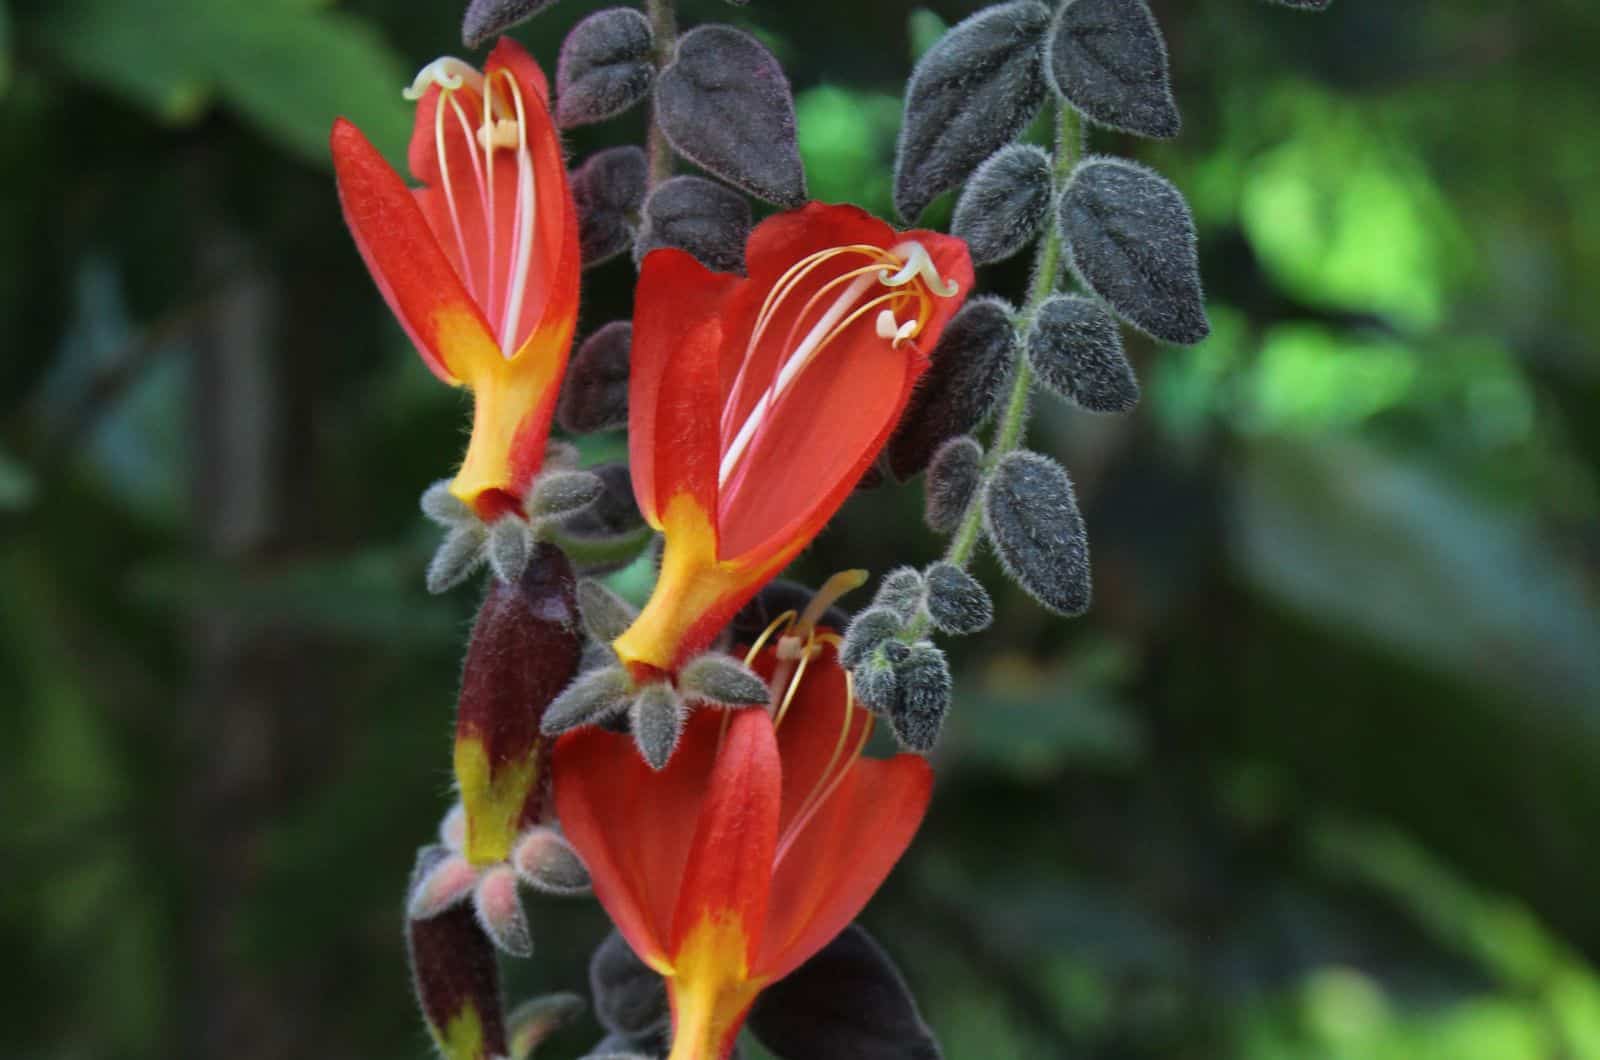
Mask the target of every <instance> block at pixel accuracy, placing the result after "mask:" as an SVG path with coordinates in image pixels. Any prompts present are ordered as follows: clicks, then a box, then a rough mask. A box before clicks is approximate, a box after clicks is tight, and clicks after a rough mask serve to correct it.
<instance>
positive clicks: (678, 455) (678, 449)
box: [628, 249, 740, 530]
mask: <svg viewBox="0 0 1600 1060" xmlns="http://www.w3.org/2000/svg"><path fill="white" fill-rule="evenodd" d="M739 282H740V281H739V277H737V276H731V275H724V274H720V273H714V272H712V271H710V270H709V269H707V268H706V267H705V266H704V265H701V264H700V263H699V262H698V261H696V260H695V259H694V258H693V257H691V256H690V255H688V254H686V253H684V252H683V251H681V250H671V249H667V250H657V251H653V252H652V253H650V254H648V255H647V256H646V257H645V259H644V265H643V267H641V268H640V270H639V284H638V287H637V288H636V291H635V295H634V310H633V348H632V351H631V354H630V357H631V365H630V371H631V373H632V376H631V380H630V383H629V392H628V454H629V464H630V467H631V469H632V473H633V488H634V495H635V497H636V498H637V499H638V501H639V510H640V511H641V512H643V513H644V516H645V518H646V519H648V520H649V521H650V524H651V525H652V526H654V527H655V528H656V529H658V530H659V529H661V516H662V514H663V513H664V512H665V510H666V507H667V505H668V503H669V502H670V501H671V500H672V499H673V498H674V497H675V496H677V495H679V494H687V495H689V497H690V498H691V499H692V500H693V502H694V503H695V505H696V506H698V507H699V508H700V509H701V510H702V511H704V512H706V513H708V514H711V513H715V511H716V496H717V464H718V459H719V452H718V441H717V409H718V408H720V405H719V403H718V388H717V356H718V353H719V351H720V348H721V345H722V322H721V320H720V319H719V315H718V314H719V310H720V309H721V307H722V304H723V302H724V300H725V299H726V298H727V297H728V295H729V294H730V293H731V292H732V291H733V290H735V289H736V287H737V285H738V284H739Z"/></svg>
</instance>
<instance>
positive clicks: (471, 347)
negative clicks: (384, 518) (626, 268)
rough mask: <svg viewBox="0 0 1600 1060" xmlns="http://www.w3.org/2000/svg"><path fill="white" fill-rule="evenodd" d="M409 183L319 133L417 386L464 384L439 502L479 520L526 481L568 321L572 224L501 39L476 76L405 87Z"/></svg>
mask: <svg viewBox="0 0 1600 1060" xmlns="http://www.w3.org/2000/svg"><path fill="white" fill-rule="evenodd" d="M407 96H408V97H410V98H415V99H417V101H418V106H417V117H416V125H415V126H414V128H413V130H412V135H411V149H410V164H411V171H412V173H413V174H415V176H416V178H417V179H418V180H419V181H421V182H422V185H423V186H422V187H420V188H416V189H411V188H408V187H407V186H406V184H405V182H404V181H403V180H402V179H401V177H400V175H399V174H398V173H396V172H395V171H394V170H393V169H391V168H390V167H389V165H388V163H387V162H385V161H384V160H383V157H382V156H381V155H379V154H378V152H377V150H376V149H375V148H374V147H373V146H372V144H371V143H370V142H368V140H367V138H366V137H365V136H363V135H362V134H361V131H360V130H359V129H357V128H356V127H355V126H354V125H352V124H350V123H349V122H347V121H345V120H344V119H343V118H341V119H339V120H338V121H337V122H335V123H334V126H333V136H332V141H331V145H332V150H333V162H334V170H335V173H336V175H337V178H338V183H339V200H340V203H341V205H342V206H343V207H344V216H345V221H346V222H347V223H348V224H349V226H350V232H351V234H352V235H353V236H354V237H355V241H356V246H357V247H358V248H359V249H360V251H361V256H362V258H363V259H364V260H365V261H366V263H367V268H368V269H369V270H370V271H371V272H372V276H373V279H374V280H376V281H377V284H378V288H379V290H381V291H382V292H383V296H384V298H385V299H386V300H387V301H388V303H389V308H390V309H392V310H393V311H394V315H395V317H396V318H397V319H398V320H399V321H400V324H401V326H402V327H403V328H405V331H406V334H408V335H409V336H410V337H411V341H412V342H413V343H414V344H415V345H416V347H417V351H418V352H419V353H420V354H421V355H422V359H423V361H424V362H425V363H426V364H427V366H428V367H429V369H431V370H432V371H433V374H434V375H436V376H438V377H439V378H440V379H442V380H444V381H445V382H447V383H449V384H451V385H453V386H467V387H469V388H471V390H472V392H473V398H474V413H473V425H472V441H471V443H470V444H469V445H468V447H467V455H466V458H465V460H464V461H463V462H462V465H461V468H460V470H459V471H458V472H457V474H456V477H455V481H454V483H453V484H452V486H451V491H452V492H453V493H454V494H455V495H456V496H457V497H459V498H460V499H461V500H462V501H463V502H464V503H466V504H467V505H469V506H470V507H472V508H473V509H474V510H475V511H477V513H478V514H479V516H480V517H482V518H484V519H486V520H492V519H494V518H497V517H498V516H500V515H503V514H505V513H507V512H511V511H516V510H518V509H520V507H521V501H522V499H523V496H524V494H525V493H526V491H527V489H528V487H529V485H530V483H532V481H533V478H534V476H535V475H536V474H537V473H538V471H539V465H540V462H541V461H542V459H543V456H544V450H545V444H546V441H547V438H548V435H549V431H550V419H551V416H552V414H553V412H554V409H555V401H556V396H557V393H558V392H559V390H560V386H561V376H562V373H563V372H564V371H565V369H566V363H567V351H568V348H569V347H570V346H571V344H572V333H573V328H574V326H575V324H576V321H577V313H578V272H579V262H578V214H577V208H576V206H575V205H574V203H573V200H572V193H571V191H570V190H569V189H568V187H567V174H566V166H565V163H564V161H563V159H562V156H561V144H560V141H559V140H558V138H557V136H556V131H555V126H554V124H553V123H552V122H551V120H550V113H549V109H548V107H549V96H550V89H549V85H548V84H547V82H546V80H545V76H544V73H543V71H541V70H540V69H539V66H538V64H537V63H535V62H534V61H533V59H532V58H531V57H530V56H529V55H528V53H527V52H525V51H524V50H523V49H522V48H521V47H520V46H519V45H518V44H516V43H515V42H514V41H511V40H502V41H501V42H500V43H499V44H498V45H497V46H496V47H495V49H494V51H493V52H492V53H491V54H490V56H489V60H488V62H487V63H486V64H485V66H484V70H483V73H481V74H480V73H479V72H478V71H477V70H475V69H473V68H472V67H471V66H469V65H467V64H466V63H464V62H462V61H461V60H459V59H448V58H446V59H439V60H437V61H435V62H433V63H431V64H430V65H429V66H427V67H426V68H425V69H423V71H422V72H421V73H420V74H418V75H417V79H416V81H415V82H414V83H413V85H412V87H411V89H410V90H408V92H407Z"/></svg>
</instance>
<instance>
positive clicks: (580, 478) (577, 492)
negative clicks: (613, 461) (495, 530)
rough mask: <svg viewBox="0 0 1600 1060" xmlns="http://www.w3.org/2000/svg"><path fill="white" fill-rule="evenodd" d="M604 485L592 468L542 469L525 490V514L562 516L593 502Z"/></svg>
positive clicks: (550, 516)
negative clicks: (528, 488)
mask: <svg viewBox="0 0 1600 1060" xmlns="http://www.w3.org/2000/svg"><path fill="white" fill-rule="evenodd" d="M605 488H606V487H605V483H604V482H602V481H601V480H600V476H599V475H596V474H595V473H594V472H592V471H577V470H573V471H567V470H562V469H560V468H555V469H550V470H546V471H544V472H542V473H540V475H539V477H538V479H537V480H536V481H535V482H534V484H533V489H532V490H530V491H529V493H528V518H530V519H565V518H566V517H567V516H569V515H571V514H572V513H574V512H576V511H579V510H581V509H583V508H586V507H588V506H589V505H590V504H592V503H594V501H595V498H597V497H599V496H600V494H602V493H604V492H605Z"/></svg>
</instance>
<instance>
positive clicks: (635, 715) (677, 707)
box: [628, 681, 689, 769]
mask: <svg viewBox="0 0 1600 1060" xmlns="http://www.w3.org/2000/svg"><path fill="white" fill-rule="evenodd" d="M688 715H689V711H688V708H687V707H685V705H684V702H683V699H682V697H680V696H679V695H678V692H677V689H675V688H673V687H672V686H671V685H670V684H668V683H667V682H665V681H657V682H654V683H652V684H648V685H645V686H644V687H643V688H642V689H640V690H639V693H638V695H637V696H636V697H635V698H634V700H633V706H632V707H630V708H629V710H628V720H629V722H630V723H631V724H632V727H633V742H634V743H635V744H637V745H638V747H639V754H640V755H642V756H643V757H644V760H645V761H646V762H647V763H649V765H650V768H651V769H665V768H666V765H667V763H668V762H669V761H671V760H672V752H673V751H676V750H677V749H678V740H679V739H680V738H681V737H682V736H683V724H684V722H685V721H687V720H688Z"/></svg>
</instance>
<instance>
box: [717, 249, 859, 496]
mask: <svg viewBox="0 0 1600 1060" xmlns="http://www.w3.org/2000/svg"><path fill="white" fill-rule="evenodd" d="M876 282H877V280H876V279H875V278H874V277H872V276H858V277H856V279H855V282H853V283H852V284H851V285H850V286H849V287H847V288H845V291H844V293H843V294H841V295H840V296H839V297H838V298H836V299H834V302H833V305H831V306H829V307H828V311H827V312H825V313H823V314H822V319H821V320H819V321H817V322H816V324H815V325H813V326H812V328H811V330H810V331H808V332H806V337H805V338H803V339H801V340H800V345H798V346H796V347H795V349H794V352H793V353H791V354H790V355H789V358H788V360H786V361H785V362H784V364H783V367H782V368H780V369H779V370H778V376H777V378H776V379H775V380H774V381H773V383H772V385H771V386H769V387H768V388H767V389H766V390H765V391H764V392H762V394H761V400H759V401H757V402H756V405H755V408H753V409H751V410H750V415H748V416H746V417H745V421H744V424H743V425H742V426H741V427H740V428H739V433H738V434H736V435H734V436H733V442H732V444H730V445H729V446H728V448H727V450H726V451H725V452H724V453H723V454H722V466H721V468H719V469H718V472H717V484H718V485H719V486H721V485H726V484H727V481H728V476H729V475H731V474H733V469H734V466H735V465H737V464H738V463H739V458H740V457H741V456H743V455H744V451H745V447H746V446H748V445H749V444H750V439H751V438H753V437H755V433H756V428H758V427H760V426H761V423H762V421H763V420H765V419H766V417H767V413H768V412H769V411H771V409H772V406H773V405H775V404H777V401H778V399H779V398H780V397H782V396H783V392H784V391H785V390H787V389H788V388H789V384H790V382H792V381H793V380H794V378H795V377H796V376H798V375H799V374H800V370H801V369H802V368H804V367H805V366H806V365H807V364H808V363H809V362H810V360H811V357H812V355H813V354H814V353H816V351H817V349H818V347H819V344H820V343H821V341H822V337H823V336H824V335H826V334H827V333H828V332H829V331H830V330H831V329H832V328H833V325H835V324H837V323H838V322H839V319H840V318H841V317H843V316H844V315H845V314H846V313H848V312H849V311H850V307H851V306H852V305H854V304H855V303H856V301H857V300H859V299H860V297H861V296H862V295H863V294H865V293H866V292H867V290H868V289H869V288H870V287H871V286H872V285H873V284H874V283H876Z"/></svg>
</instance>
